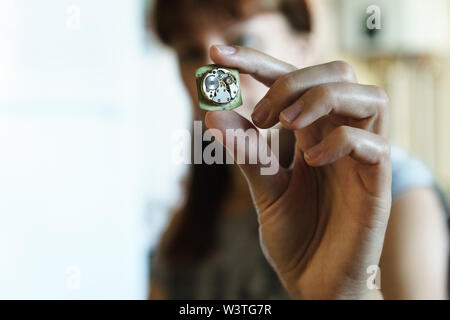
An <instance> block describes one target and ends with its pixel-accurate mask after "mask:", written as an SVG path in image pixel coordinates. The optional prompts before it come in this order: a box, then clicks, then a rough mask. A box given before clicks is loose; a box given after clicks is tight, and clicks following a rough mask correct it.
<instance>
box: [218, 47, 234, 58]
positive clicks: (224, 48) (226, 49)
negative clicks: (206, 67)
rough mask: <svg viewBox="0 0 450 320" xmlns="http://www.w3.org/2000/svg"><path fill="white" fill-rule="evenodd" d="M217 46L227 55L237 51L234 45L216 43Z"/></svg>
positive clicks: (221, 52) (220, 51)
mask: <svg viewBox="0 0 450 320" xmlns="http://www.w3.org/2000/svg"><path fill="white" fill-rule="evenodd" d="M215 47H216V49H217V51H219V53H220V54H223V55H225V56H228V55H231V54H233V53H235V52H236V48H235V47H232V46H225V45H215Z"/></svg>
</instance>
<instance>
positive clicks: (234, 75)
mask: <svg viewBox="0 0 450 320" xmlns="http://www.w3.org/2000/svg"><path fill="white" fill-rule="evenodd" d="M195 79H196V81H197V93H198V103H199V106H200V108H201V109H204V110H232V109H234V108H237V107H240V106H241V105H242V95H241V83H240V81H239V71H238V70H235V69H230V68H225V67H222V66H219V65H215V64H212V65H207V66H203V67H200V68H198V69H197V70H196V71H195Z"/></svg>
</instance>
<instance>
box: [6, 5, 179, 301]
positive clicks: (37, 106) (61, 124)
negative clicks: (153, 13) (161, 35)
mask: <svg viewBox="0 0 450 320" xmlns="http://www.w3.org/2000/svg"><path fill="white" fill-rule="evenodd" d="M74 6H75V7H74ZM142 7H143V5H142V0H133V1H130V0H126V1H125V0H122V1H107V0H96V1H89V0H70V1H69V0H40V1H29V0H0V298H2V299H5V298H24V299H30V298H32V299H47V298H56V299H66V298H82V299H116V298H125V299H131V298H138V299H139V298H145V297H146V294H147V273H148V270H147V269H148V266H147V262H148V261H147V260H148V250H149V247H150V246H151V245H152V244H153V243H154V242H155V240H156V239H157V234H158V231H159V230H160V228H161V226H162V225H163V223H164V218H165V216H166V211H167V207H168V206H170V205H171V204H172V203H173V199H174V198H175V197H176V196H177V190H178V189H177V184H176V181H177V179H178V176H179V174H180V172H181V171H182V168H180V167H174V166H173V165H172V164H171V162H170V151H171V140H170V137H171V134H170V131H168V130H167V129H166V128H167V121H166V120H165V119H167V117H169V116H171V117H174V118H175V119H174V122H173V124H172V127H177V126H181V127H182V126H185V124H186V117H187V110H186V108H183V107H185V100H184V98H185V96H184V93H183V91H180V84H179V81H178V80H177V78H176V77H174V74H175V72H176V67H175V65H174V63H173V59H171V58H170V56H167V52H165V51H163V50H162V49H160V48H159V47H155V45H154V44H152V43H150V44H146V43H145V41H144V30H143V28H142V25H143V22H142ZM74 10H75V11H74ZM76 10H79V13H80V15H79V18H80V19H79V28H78V26H77V22H76V21H75V24H73V23H74V20H71V19H76V16H74V14H75V15H76ZM163 71H164V72H163ZM167 83H171V84H172V85H167ZM174 88H177V90H178V91H180V94H177V95H174V94H173V90H174ZM169 98H172V100H171V101H173V106H172V105H168V103H167V101H169V100H168V99H169ZM175 106H178V107H177V108H176V107H175ZM78 284H79V286H78Z"/></svg>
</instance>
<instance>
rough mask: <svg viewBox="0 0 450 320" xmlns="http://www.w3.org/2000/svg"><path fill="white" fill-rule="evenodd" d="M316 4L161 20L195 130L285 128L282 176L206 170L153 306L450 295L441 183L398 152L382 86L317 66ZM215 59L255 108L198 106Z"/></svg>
mask: <svg viewBox="0 0 450 320" xmlns="http://www.w3.org/2000/svg"><path fill="white" fill-rule="evenodd" d="M308 4H309V3H306V2H305V1H302V0H292V1H290V0H281V1H247V0H246V1H243V0H242V1H220V0H209V1H194V0H161V1H157V2H156V5H155V7H154V11H152V16H151V17H150V19H149V21H151V27H152V28H153V29H154V30H155V31H156V33H157V35H158V36H159V38H160V39H161V40H162V42H164V43H165V44H166V45H169V46H170V47H171V48H173V49H174V50H175V52H176V53H177V57H178V62H179V68H180V74H181V77H182V80H183V82H184V84H185V86H186V88H187V90H188V92H189V94H190V97H191V99H192V106H193V109H192V111H193V119H194V120H201V121H205V124H206V126H207V127H209V128H214V129H218V130H219V131H221V132H223V133H224V132H225V130H226V129H229V128H234V129H244V130H246V129H249V128H258V129H259V130H260V131H263V130H265V129H268V128H271V127H273V126H278V127H280V128H282V130H281V133H280V139H281V140H280V160H279V161H280V164H281V165H282V166H281V167H280V170H279V171H278V173H277V174H275V175H269V176H263V175H261V174H260V171H259V169H260V167H261V165H260V164H255V165H240V166H239V167H238V166H237V165H206V164H201V165H192V166H191V172H190V175H189V183H188V185H187V189H186V192H187V194H186V199H185V202H184V205H183V207H182V208H181V209H180V210H179V211H178V212H177V213H176V214H175V215H174V216H173V218H172V220H171V222H170V224H169V227H168V229H167V230H166V232H165V233H164V236H163V239H162V241H161V243H160V246H159V247H158V249H157V251H156V253H155V254H154V255H153V257H152V260H151V285H150V287H151V288H150V290H151V291H150V298H152V299H160V298H162V299H165V298H168V299H182V298H185V299H197V298H203V299H214V298H215V299H233V298H234V299H247V298H249V299H270V298H275V299H279V298H306V299H328V298H333V299H334V298H336V299H346V298H350V299H366V298H368V299H379V298H383V297H384V298H389V299H416V298H419V299H420V298H437V299H443V298H446V272H447V267H446V261H447V248H446V244H447V235H446V227H445V221H444V211H443V208H442V206H441V204H440V202H439V200H438V197H437V195H436V193H435V191H434V189H433V179H432V176H431V174H430V173H429V171H428V170H427V169H426V168H425V167H424V166H423V165H422V164H421V163H420V162H418V161H417V160H415V159H412V158H410V157H409V156H408V155H407V154H406V153H404V152H403V151H401V150H399V149H396V148H392V152H390V148H389V145H388V143H387V141H386V137H387V127H388V119H387V116H388V111H387V108H388V99H387V97H386V94H385V93H384V92H383V91H382V90H381V89H379V88H377V87H375V86H367V85H361V84H359V83H358V81H357V79H356V76H355V74H354V72H353V70H352V68H351V66H349V65H348V64H347V63H345V62H341V61H335V62H330V63H326V64H320V65H317V64H316V61H315V56H316V55H315V54H314V34H313V30H312V17H311V12H310V7H309V6H308ZM217 44H220V45H217ZM274 57H276V58H274ZM212 62H214V63H217V64H220V65H223V66H226V67H231V68H236V69H239V70H240V72H241V74H242V79H241V88H242V92H243V95H244V106H243V107H241V108H239V109H237V110H236V111H215V112H208V113H204V112H203V111H202V110H200V109H199V108H198V107H197V105H198V103H197V93H196V87H195V79H194V76H193V75H194V72H195V69H196V68H198V67H200V66H202V65H205V64H209V63H212ZM294 66H295V67H294ZM267 88H269V90H268V91H267ZM263 97H264V99H261V98H263ZM278 123H280V124H278ZM224 136H225V135H224ZM260 139H262V138H261V137H260ZM219 140H220V139H219ZM220 142H222V143H223V144H224V146H225V147H226V148H230V146H231V144H232V143H234V142H232V141H227V140H226V139H225V141H222V140H220ZM391 159H392V171H391ZM391 172H392V175H391ZM391 177H392V185H391ZM247 182H248V184H247ZM249 190H250V192H249ZM252 200H253V201H252ZM255 208H256V210H255ZM255 211H256V214H255ZM389 217H390V219H389ZM388 220H389V224H388ZM384 239H385V240H384ZM378 266H379V268H380V269H379V270H380V273H379V274H378V275H379V276H381V290H373V287H372V286H370V285H368V279H369V278H370V276H371V275H373V274H372V273H373V272H374V270H377V268H378ZM373 268H375V269H373ZM369 282H370V281H369Z"/></svg>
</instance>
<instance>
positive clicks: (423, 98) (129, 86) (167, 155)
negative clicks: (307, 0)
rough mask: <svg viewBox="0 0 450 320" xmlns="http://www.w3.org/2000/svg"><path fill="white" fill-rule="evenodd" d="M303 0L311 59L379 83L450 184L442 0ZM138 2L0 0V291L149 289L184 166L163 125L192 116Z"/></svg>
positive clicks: (412, 141) (83, 295)
mask: <svg viewBox="0 0 450 320" xmlns="http://www.w3.org/2000/svg"><path fill="white" fill-rule="evenodd" d="M316 2H317V4H316ZM314 3H315V4H316V6H315V7H314V8H315V9H316V13H315V14H316V16H317V18H316V20H319V21H320V25H316V26H315V30H316V32H317V34H318V38H319V41H320V51H321V55H322V57H321V58H322V59H323V61H328V60H336V59H344V60H347V61H349V62H350V63H351V64H353V65H354V67H355V69H356V73H357V75H358V77H359V80H360V81H361V82H364V83H375V84H378V85H380V86H381V87H383V88H384V89H385V90H386V91H387V93H388V94H389V96H390V99H391V109H390V113H391V118H390V121H391V140H392V141H393V142H395V143H397V144H399V145H401V146H403V147H405V148H406V149H408V150H409V151H410V152H411V153H413V154H415V155H417V156H419V157H421V158H422V159H423V160H424V161H425V163H426V164H427V165H429V166H430V167H431V168H432V169H433V171H434V173H435V175H436V178H437V180H438V182H439V183H440V185H441V186H442V187H443V188H444V189H445V190H446V191H447V192H450V148H449V141H450V107H449V105H450V51H449V40H448V39H449V32H450V24H449V19H450V1H449V0H433V1H424V0H396V1H389V0H385V1H375V0H371V1H365V0H362V1H354V0H318V1H316V0H315V1H314ZM374 4H376V5H377V7H376V8H374V7H372V9H371V10H368V8H369V9H370V6H371V5H374ZM147 6H151V0H150V2H148V1H145V0H126V1H125V0H122V1H106V0H96V1H88V0H40V1H25V0H0V298H1V299H11V298H20V299H49V298H54V299H144V298H146V297H147V294H148V273H149V267H148V262H149V261H148V260H149V258H148V254H149V250H150V248H151V247H152V246H154V245H155V243H156V241H157V240H158V237H159V234H160V232H161V230H162V228H163V227H164V225H165V223H166V221H167V218H168V215H169V212H170V209H171V208H173V207H174V206H175V205H176V204H177V201H178V200H179V199H180V193H181V191H180V183H179V182H180V179H181V177H182V176H183V173H184V172H185V170H186V167H185V166H183V165H175V164H174V162H173V161H172V150H173V145H174V139H173V138H174V137H173V133H174V132H175V131H176V130H179V129H183V128H184V129H189V128H190V124H189V122H190V118H189V117H190V115H189V105H188V103H189V102H188V100H187V95H186V92H185V91H184V89H183V87H182V85H181V82H180V80H179V78H178V73H177V65H176V62H175V57H174V55H173V53H172V52H171V51H170V50H168V49H167V48H164V47H162V46H161V45H160V44H159V43H158V41H156V39H155V38H154V37H153V36H152V35H148V34H146V31H145V28H144V25H145V21H144V20H145V19H144V16H145V9H146V8H147ZM377 8H379V9H380V12H379V13H380V17H381V28H380V29H377V28H374V29H368V28H367V26H366V20H367V18H368V17H369V16H370V15H372V14H376V10H377ZM374 10H375V11H374ZM419 13H420V14H419ZM418 17H420V18H418ZM173 92H177V93H178V94H173ZM169 115H171V116H172V119H174V120H173V122H172V124H171V128H170V129H169V130H168V129H167V124H166V123H164V121H163V119H165V118H166V117H168V116H169ZM173 115H178V116H177V117H173Z"/></svg>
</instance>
